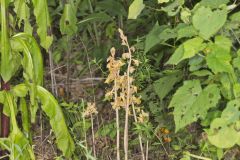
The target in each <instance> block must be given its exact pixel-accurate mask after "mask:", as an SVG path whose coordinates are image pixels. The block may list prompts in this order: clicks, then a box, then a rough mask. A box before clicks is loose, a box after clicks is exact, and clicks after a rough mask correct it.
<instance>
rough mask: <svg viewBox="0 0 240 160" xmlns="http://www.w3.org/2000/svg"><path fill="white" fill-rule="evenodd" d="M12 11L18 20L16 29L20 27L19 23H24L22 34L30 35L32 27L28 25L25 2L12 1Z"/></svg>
mask: <svg viewBox="0 0 240 160" xmlns="http://www.w3.org/2000/svg"><path fill="white" fill-rule="evenodd" d="M14 11H15V13H16V15H17V17H18V18H19V20H18V27H19V28H20V27H21V23H22V22H23V23H24V32H27V33H29V34H32V26H31V24H30V19H29V18H30V9H29V7H28V5H27V1H25V0H15V1H14Z"/></svg>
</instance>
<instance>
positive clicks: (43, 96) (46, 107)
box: [37, 86, 75, 158]
mask: <svg viewBox="0 0 240 160" xmlns="http://www.w3.org/2000/svg"><path fill="white" fill-rule="evenodd" d="M37 90H38V98H39V100H40V101H41V103H42V106H41V107H42V109H43V111H44V112H45V113H46V114H47V116H48V117H49V119H50V124H51V127H52V129H53V132H54V134H55V136H56V142H57V146H58V148H59V149H60V150H61V151H62V152H63V155H64V156H66V157H67V158H70V157H71V155H72V154H73V152H74V150H75V146H74V142H73V140H72V138H71V136H70V134H69V132H68V128H67V125H66V123H65V120H64V115H63V113H62V109H61V108H60V106H59V105H58V102H57V100H56V99H55V98H54V97H53V95H52V94H51V93H50V92H48V91H47V90H46V89H44V88H42V87H41V86H38V87H37Z"/></svg>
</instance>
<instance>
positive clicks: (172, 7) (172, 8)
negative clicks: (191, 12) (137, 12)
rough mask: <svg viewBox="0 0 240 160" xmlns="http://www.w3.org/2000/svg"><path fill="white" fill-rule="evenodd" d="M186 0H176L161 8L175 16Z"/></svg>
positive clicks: (169, 14)
mask: <svg viewBox="0 0 240 160" xmlns="http://www.w3.org/2000/svg"><path fill="white" fill-rule="evenodd" d="M184 1H185V0H175V1H174V2H172V3H171V4H169V5H168V6H166V7H162V8H161V10H163V11H164V12H166V13H167V14H168V16H175V15H176V14H177V13H178V12H179V11H180V9H181V7H182V5H183V4H184Z"/></svg>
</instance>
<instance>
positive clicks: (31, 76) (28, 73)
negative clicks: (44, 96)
mask: <svg viewBox="0 0 240 160" xmlns="http://www.w3.org/2000/svg"><path fill="white" fill-rule="evenodd" d="M13 40H15V41H16V42H18V43H20V45H21V46H22V48H23V60H22V66H23V70H24V73H23V76H24V78H25V80H26V84H28V86H29V88H30V89H29V91H30V102H31V105H32V107H31V108H30V109H31V118H32V122H35V116H36V112H37V108H38V105H37V103H36V92H37V90H36V85H37V84H36V80H35V79H36V77H35V72H34V64H33V60H32V57H31V53H30V51H29V47H28V45H27V43H26V42H25V41H23V40H22V39H21V38H20V37H14V39H13ZM31 83H32V84H31Z"/></svg>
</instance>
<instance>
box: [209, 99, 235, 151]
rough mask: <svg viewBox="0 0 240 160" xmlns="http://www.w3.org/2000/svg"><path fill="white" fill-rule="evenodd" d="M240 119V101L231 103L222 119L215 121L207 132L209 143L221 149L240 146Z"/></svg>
mask: <svg viewBox="0 0 240 160" xmlns="http://www.w3.org/2000/svg"><path fill="white" fill-rule="evenodd" d="M239 119H240V104H239V99H235V100H232V101H229V102H228V104H227V107H226V108H225V109H224V110H223V112H222V115H221V117H220V118H216V119H215V120H213V121H212V123H211V126H210V129H208V130H206V132H207V134H208V139H209V141H210V142H211V143H212V144H213V145H215V146H217V147H219V148H230V147H232V146H234V145H235V144H236V143H237V144H238V143H239V142H240V133H239ZM223 139H227V141H223Z"/></svg>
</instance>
